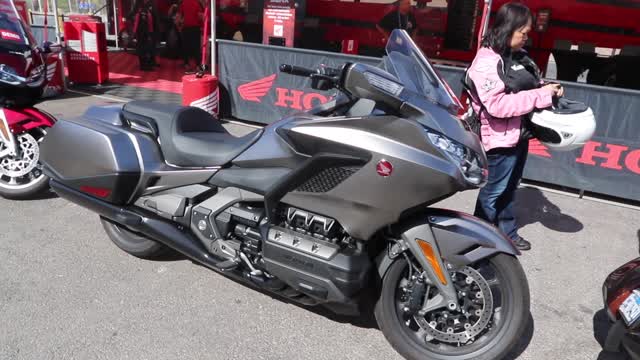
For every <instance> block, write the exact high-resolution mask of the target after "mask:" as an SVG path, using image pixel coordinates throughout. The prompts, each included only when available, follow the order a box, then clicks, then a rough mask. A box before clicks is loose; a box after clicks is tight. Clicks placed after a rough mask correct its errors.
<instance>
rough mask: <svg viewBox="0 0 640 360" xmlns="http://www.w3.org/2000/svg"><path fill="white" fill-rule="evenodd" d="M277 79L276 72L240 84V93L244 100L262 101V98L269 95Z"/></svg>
mask: <svg viewBox="0 0 640 360" xmlns="http://www.w3.org/2000/svg"><path fill="white" fill-rule="evenodd" d="M275 81H276V74H273V75H270V76H267V77H264V78H262V79H258V80H255V81H252V82H250V83H246V84H244V85H240V86H238V93H239V94H240V97H241V98H242V99H243V100H246V101H253V102H258V103H259V102H261V101H262V98H263V97H264V96H265V95H267V93H268V92H269V90H271V87H272V86H273V83H274V82H275Z"/></svg>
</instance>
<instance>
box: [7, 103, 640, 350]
mask: <svg viewBox="0 0 640 360" xmlns="http://www.w3.org/2000/svg"><path fill="white" fill-rule="evenodd" d="M108 102H112V101H111V100H109V99H107V98H99V97H90V96H83V95H80V94H70V96H68V97H67V98H65V99H57V100H52V101H48V102H45V103H42V104H41V105H40V107H41V108H43V109H45V110H48V111H49V112H51V113H53V114H54V115H56V116H58V117H64V116H74V115H78V114H80V113H81V112H82V111H83V110H84V109H85V108H86V107H87V106H89V105H92V104H104V103H108ZM232 127H233V131H242V129H241V127H239V126H232ZM475 196H476V194H475V192H466V193H462V194H459V195H456V196H454V197H452V198H450V199H447V200H445V201H444V202H443V203H441V204H438V206H442V207H449V208H453V209H457V210H462V211H467V212H470V211H472V208H473V205H474V202H475ZM517 201H518V206H517V208H518V212H519V218H520V220H521V223H522V225H523V227H522V230H521V235H522V236H523V237H525V238H526V239H528V240H529V241H531V242H532V244H533V249H532V250H531V251H529V252H526V253H524V254H523V255H522V256H521V257H520V260H521V261H522V263H523V265H524V268H525V270H526V272H527V276H528V280H529V286H530V289H531V296H532V309H531V313H532V320H531V323H530V324H529V327H528V331H527V334H526V336H525V337H523V339H522V341H521V344H519V346H518V348H516V349H514V353H513V358H518V359H529V360H534V359H535V360H539V359H612V358H618V357H615V356H611V357H609V356H606V355H605V354H601V353H600V352H601V346H600V344H599V343H598V339H599V338H601V337H602V334H603V333H604V332H605V331H606V327H607V322H606V319H605V318H604V317H603V316H604V314H603V312H602V310H601V309H602V295H601V286H602V282H603V280H604V279H605V277H606V276H607V274H609V273H610V272H611V271H612V270H613V269H615V268H616V267H617V266H619V265H621V264H623V263H624V262H626V261H628V260H631V259H633V258H635V257H638V256H639V254H638V252H639V248H638V245H639V239H638V236H639V232H640V230H639V228H640V224H639V222H638V218H639V216H638V215H639V213H638V211H637V210H634V209H629V208H624V207H620V206H616V205H610V204H604V203H600V202H596V201H591V200H584V199H578V198H576V197H573V196H567V195H562V194H557V193H552V192H548V191H541V190H539V189H537V188H530V187H523V188H521V189H520V190H519V192H518V195H517ZM0 209H2V210H0V211H1V214H2V216H0V229H3V230H4V231H3V232H1V233H0V359H12V360H13V359H38V360H40V359H136V360H139V359H296V360H298V359H314V360H316V359H317V360H320V359H381V360H382V359H384V360H389V359H400V357H399V355H397V353H395V352H394V350H393V349H392V348H391V347H390V346H389V345H388V344H387V342H386V340H385V338H384V336H383V335H382V333H381V332H380V331H379V330H377V329H376V328H375V324H373V323H371V321H368V320H367V319H349V318H342V317H337V316H332V315H330V314H329V313H327V312H324V311H320V310H316V311H309V310H307V309H305V308H302V307H299V306H296V305H293V304H288V303H285V302H283V301H280V300H277V299H273V298H271V297H270V296H268V295H265V294H262V293H259V292H255V291H253V290H251V289H249V288H247V287H245V286H243V285H240V284H238V283H236V282H234V281H232V280H229V279H227V278H225V277H223V276H221V275H219V274H217V273H214V272H212V271H209V270H207V269H205V268H203V267H201V266H197V265H194V264H193V263H191V262H190V261H188V260H184V259H171V260H165V261H145V260H140V259H137V258H135V257H133V256H130V255H128V254H126V253H124V252H122V251H121V250H119V249H118V248H117V247H116V246H115V245H113V244H112V243H111V242H110V241H109V239H108V238H107V236H106V235H105V234H104V232H103V230H102V228H101V226H100V223H99V221H98V217H97V216H96V215H94V214H92V213H90V212H89V211H87V210H84V209H83V208H80V207H78V206H76V205H74V204H71V203H69V202H66V201H64V200H62V199H59V198H57V197H56V196H55V195H53V194H50V195H48V196H44V197H43V198H42V199H38V200H32V201H8V200H3V199H0Z"/></svg>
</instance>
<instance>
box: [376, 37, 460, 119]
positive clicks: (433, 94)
mask: <svg viewBox="0 0 640 360" xmlns="http://www.w3.org/2000/svg"><path fill="white" fill-rule="evenodd" d="M386 53H387V59H388V63H390V64H391V66H390V68H388V69H387V71H389V72H390V73H392V74H393V75H395V76H396V77H397V78H398V80H400V81H401V82H402V84H403V85H404V86H405V88H407V89H409V90H411V91H413V92H415V93H417V94H420V95H422V96H424V97H426V98H427V99H429V100H431V101H433V102H435V103H437V104H439V105H441V106H444V107H445V108H447V109H449V110H450V111H452V112H457V111H458V109H460V108H461V107H462V106H461V104H460V101H459V100H458V98H457V97H456V96H455V95H454V94H453V92H452V91H451V89H450V88H449V86H448V85H447V84H446V82H445V81H444V80H443V79H442V78H441V77H440V75H438V73H437V72H436V71H435V70H434V68H433V66H431V63H429V61H428V60H427V59H426V58H425V56H424V55H423V54H422V52H421V51H420V49H419V48H418V47H417V46H416V44H415V43H414V42H413V40H412V39H411V37H410V36H409V34H407V32H406V31H404V30H400V29H396V30H393V32H392V33H391V36H390V37H389V40H388V41H387V46H386ZM388 67H389V66H388Z"/></svg>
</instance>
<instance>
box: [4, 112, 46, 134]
mask: <svg viewBox="0 0 640 360" xmlns="http://www.w3.org/2000/svg"><path fill="white" fill-rule="evenodd" d="M2 110H3V111H4V116H5V118H6V119H7V123H8V125H9V127H10V128H11V129H12V130H13V132H14V133H21V132H24V131H29V130H31V129H35V128H39V127H52V126H53V125H54V124H55V122H56V119H55V118H54V117H53V116H52V115H50V114H49V113H47V112H44V111H42V110H40V109H36V108H25V109H10V108H4V109H2Z"/></svg>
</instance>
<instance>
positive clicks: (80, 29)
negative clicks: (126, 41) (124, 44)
mask: <svg viewBox="0 0 640 360" xmlns="http://www.w3.org/2000/svg"><path fill="white" fill-rule="evenodd" d="M64 39H65V42H66V45H67V51H66V62H67V69H68V72H69V81H71V82H73V83H76V84H102V83H104V82H106V81H107V80H109V57H108V53H107V35H106V31H105V26H104V23H102V22H101V20H100V18H98V17H95V16H88V15H74V16H70V17H69V21H68V22H65V23H64Z"/></svg>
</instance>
